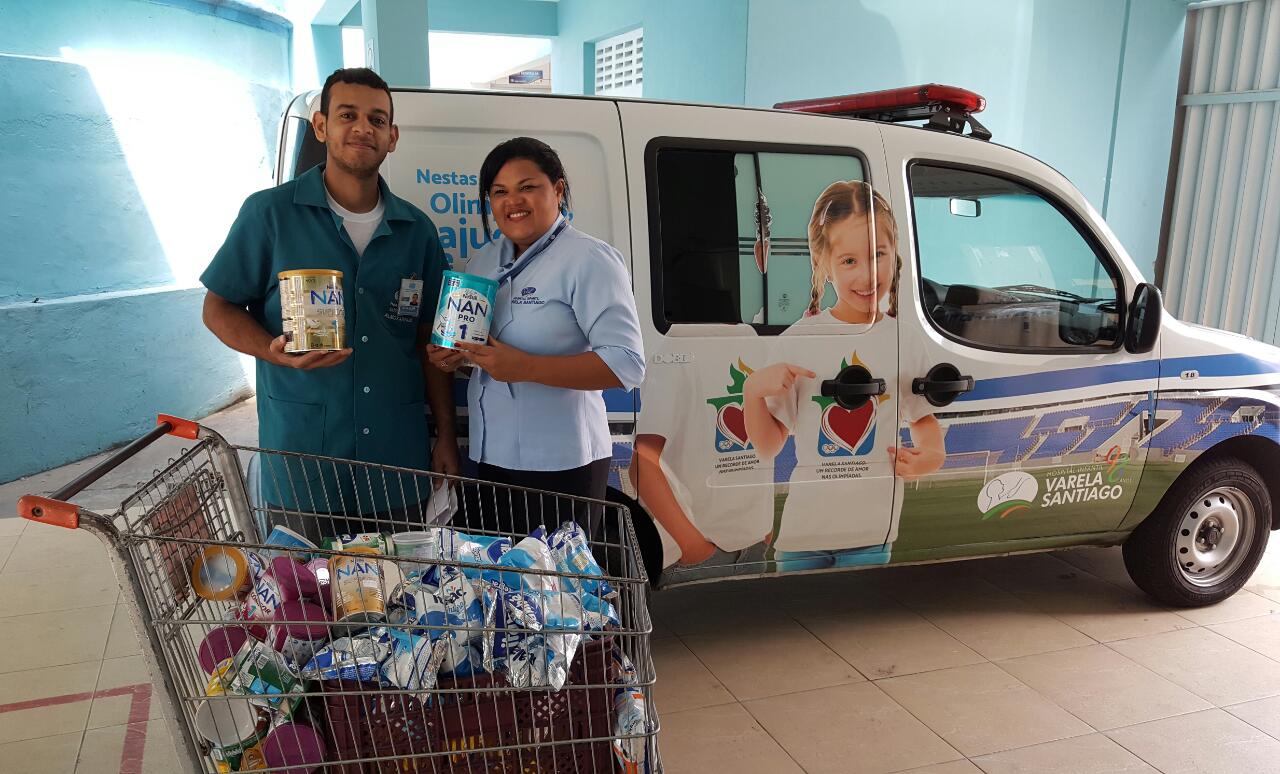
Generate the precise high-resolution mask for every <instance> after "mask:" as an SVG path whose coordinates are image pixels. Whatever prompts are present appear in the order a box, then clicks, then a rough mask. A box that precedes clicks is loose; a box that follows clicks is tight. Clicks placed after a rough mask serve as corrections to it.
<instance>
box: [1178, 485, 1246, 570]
mask: <svg viewBox="0 0 1280 774" xmlns="http://www.w3.org/2000/svg"><path fill="white" fill-rule="evenodd" d="M1253 518H1254V515H1253V505H1252V504H1251V503H1250V502H1249V498H1248V497H1247V496H1246V495H1245V494H1244V492H1241V491H1240V490H1239V489H1236V488H1235V487H1231V486H1220V487H1215V488H1213V489H1211V490H1209V491H1208V492H1206V493H1204V494H1203V495H1201V496H1200V498H1199V499H1198V500H1196V502H1195V503H1194V504H1192V506H1191V507H1190V508H1188V509H1187V512H1186V513H1184V514H1183V516H1182V523H1181V524H1180V525H1179V526H1178V536H1177V541H1176V542H1175V545H1174V551H1175V552H1176V553H1175V558H1176V559H1177V561H1178V568H1179V569H1180V570H1181V571H1182V577H1184V578H1186V580H1187V582H1188V583H1190V584H1192V585H1193V586H1212V585H1214V584H1217V583H1220V582H1221V581H1222V579H1223V578H1226V577H1228V576H1230V575H1231V574H1232V573H1233V572H1235V570H1236V568H1237V567H1239V566H1240V563H1241V562H1242V561H1243V560H1244V555H1245V544H1246V543H1247V542H1248V541H1247V539H1246V537H1245V536H1246V535H1248V534H1249V525H1251V524H1253Z"/></svg>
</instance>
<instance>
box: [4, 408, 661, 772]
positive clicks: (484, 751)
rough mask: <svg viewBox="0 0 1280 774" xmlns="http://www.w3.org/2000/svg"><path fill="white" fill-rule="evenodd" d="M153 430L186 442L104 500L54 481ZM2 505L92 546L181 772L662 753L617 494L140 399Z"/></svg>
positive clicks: (637, 580)
mask: <svg viewBox="0 0 1280 774" xmlns="http://www.w3.org/2000/svg"><path fill="white" fill-rule="evenodd" d="M166 434H169V435H175V436H178V437H180V438H184V439H187V440H190V441H192V442H194V443H193V445H192V446H191V447H190V448H189V449H187V450H186V451H184V452H183V453H182V454H180V455H179V456H178V457H177V458H176V459H174V460H171V461H169V463H168V465H167V466H166V467H164V468H163V469H162V470H158V471H156V474H155V476H154V478H152V479H151V480H150V481H148V482H147V483H145V484H142V485H140V486H139V488H138V490H137V491H136V492H134V493H133V494H131V495H129V496H128V497H127V498H126V499H125V500H124V502H123V503H121V505H120V508H119V510H118V511H117V512H115V513H114V514H111V515H101V514H98V513H95V512H92V511H89V510H86V509H83V508H79V507H77V506H75V505H72V504H70V503H69V502H67V501H68V500H69V499H71V498H73V497H75V495H76V494H78V493H79V492H80V491H82V490H83V489H85V488H86V487H88V486H89V485H90V484H92V483H93V482H94V481H96V480H98V479H99V478H101V477H102V476H103V475H105V474H106V473H107V472H109V471H110V470H112V469H114V468H115V467H117V466H119V465H120V464H121V463H122V462H124V461H125V460H127V459H129V458H130V457H132V456H134V455H135V454H137V453H138V452H140V451H141V450H142V449H144V448H146V447H147V446H148V445H149V444H151V443H153V442H154V441H156V440H157V439H158V438H160V437H161V436H163V435H166ZM246 460H248V461H249V469H250V475H249V476H248V477H246V476H245V475H244V472H243V470H244V468H243V467H242V462H244V461H246ZM19 510H20V513H21V514H22V516H24V517H25V518H27V519H30V520H32V521H37V522H44V523H48V524H54V525H57V526H61V527H66V528H72V529H75V528H80V529H85V530H88V531H90V532H93V533H94V534H96V535H97V536H98V537H99V538H101V539H102V541H103V542H104V543H105V544H106V545H107V548H108V549H109V552H110V554H111V557H112V561H113V564H114V567H115V572H116V576H117V578H118V579H119V581H120V583H121V586H122V587H123V588H124V589H125V591H126V592H127V593H126V594H125V596H126V597H127V598H128V601H129V607H130V608H131V612H132V615H133V620H134V625H135V629H136V630H137V631H138V632H139V633H140V634H142V635H143V641H144V644H145V646H144V648H143V652H144V655H145V657H146V658H147V661H148V665H149V667H150V669H151V673H152V677H153V679H154V680H155V681H156V682H157V683H158V684H160V685H161V686H162V687H163V690H162V691H161V692H160V694H159V696H158V697H157V698H158V700H159V702H160V706H161V709H162V711H163V715H164V716H165V717H166V718H171V719H173V722H174V725H175V727H176V728H179V729H181V740H183V741H185V747H186V751H187V752H189V755H185V756H184V755H183V754H182V753H183V750H182V749H181V747H182V746H183V745H182V742H178V744H179V748H180V749H179V750H178V752H179V759H180V760H183V759H184V758H185V761H184V763H183V766H184V770H185V771H188V772H220V771H246V770H267V771H288V772H293V773H295V774H300V773H301V772H308V771H326V772H342V774H357V773H358V774H372V773H373V772H441V773H443V772H610V771H623V772H650V771H653V772H656V771H660V770H661V763H660V758H659V755H658V750H657V744H656V734H657V731H658V720H657V714H656V711H655V709H654V706H653V701H652V697H651V690H652V686H653V682H654V668H653V659H652V655H651V653H650V650H649V632H650V631H651V628H652V627H651V623H650V619H649V612H648V605H647V593H648V580H647V578H646V576H645V569H644V564H643V562H642V560H641V557H640V553H639V550H638V547H637V542H636V537H635V533H634V531H633V529H632V526H631V521H630V515H629V513H628V512H627V510H626V509H625V508H624V507H621V506H619V505H616V504H612V503H608V502H603V501H596V500H588V499H583V498H572V497H565V496H560V495H555V494H551V493H546V492H539V491H533V490H528V489H520V488H515V487H505V486H499V485H495V484H489V483H485V482H479V481H473V480H468V479H462V478H456V477H443V476H439V475H435V474H430V473H426V472H422V471H414V470H408V469H403V468H394V467H388V466H381V465H370V464H363V463H357V462H351V461H346V460H338V459H332V458H325V457H316V456H309V455H300V454H291V453H285V452H278V451H272V450H262V449H255V448H249V447H236V446H232V445H230V444H228V443H227V442H226V441H225V440H224V439H223V438H222V437H221V436H220V435H219V434H217V433H216V432H214V431H212V430H210V429H208V428H205V427H202V426H200V425H198V424H196V423H195V422H191V421H188V420H184V419H178V418H176V417H170V416H166V415H161V416H160V418H159V420H158V422H157V427H156V428H155V429H154V430H152V431H151V432H149V433H147V434H146V435H145V436H143V437H141V438H139V439H138V440H136V441H134V442H133V443H131V444H129V445H128V446H126V447H124V448H123V449H121V450H120V451H118V452H117V453H115V454H114V455H112V456H111V457H110V458H108V459H107V460H105V461H104V462H102V463H101V464H99V465H98V466H96V467H95V468H93V469H92V470H90V471H89V472H87V473H86V474H84V475H83V476H81V477H80V478H78V479H77V480H76V481H74V482H72V483H70V484H68V485H67V486H66V487H64V488H63V489H61V490H59V491H58V492H56V493H54V494H53V495H52V496H51V497H47V498H46V497H38V496H33V495H28V496H26V497H23V498H22V500H21V501H20V503H19ZM442 524H445V525H446V526H441V525H442ZM175 738H177V737H175Z"/></svg>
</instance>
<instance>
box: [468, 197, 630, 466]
mask: <svg viewBox="0 0 1280 774" xmlns="http://www.w3.org/2000/svg"><path fill="white" fill-rule="evenodd" d="M563 222H564V217H563V216H561V217H560V218H558V219H557V220H556V222H555V224H554V225H553V226H552V227H551V228H550V229H549V230H548V231H547V233H546V234H543V235H542V237H541V238H540V239H538V241H537V242H534V243H533V244H532V245H530V246H529V249H528V250H526V251H525V252H524V253H523V254H522V255H521V256H520V258H519V259H515V258H514V255H515V246H514V245H513V244H512V243H511V242H510V241H509V240H507V239H506V238H503V237H499V238H498V239H496V240H494V241H493V242H490V243H489V244H488V245H486V246H485V247H484V248H482V249H481V250H480V251H479V252H477V253H476V254H475V255H474V256H473V257H472V259H471V261H470V263H468V265H467V272H468V273H470V274H476V275H480V276H484V277H489V278H491V279H496V280H498V297H497V302H496V303H495V304H494V306H493V322H492V325H491V327H490V329H489V331H490V335H491V336H493V337H495V338H497V339H499V340H501V341H502V342H503V343H505V344H509V345H511V346H513V347H516V348H518V349H522V350H524V351H525V352H529V353H530V354H534V355H577V354H579V353H582V352H594V353H596V354H597V355H599V356H600V359H601V360H603V361H604V362H605V364H606V365H608V366H609V368H610V369H611V370H612V371H613V373H614V375H615V376H617V377H618V380H619V381H620V382H622V386H623V388H625V389H628V390H630V389H634V388H636V387H638V386H640V382H641V381H643V380H644V346H643V344H642V343H641V339H640V320H639V317H638V316H637V315H636V305H635V299H634V298H633V296H632V293H631V277H630V275H629V273H628V271H627V265H626V261H625V260H624V259H623V257H622V254H621V253H619V252H618V251H617V250H615V249H614V248H613V247H612V246H611V245H609V244H608V243H606V242H602V241H601V240H599V239H596V238H595V237H592V236H589V235H587V234H584V233H582V232H581V231H578V230H577V229H575V228H574V227H573V226H570V225H568V224H565V227H564V228H563V229H562V230H560V231H559V232H558V233H557V229H558V228H559V227H560V225H561V223H563ZM553 236H554V239H551V237H553ZM548 242H549V244H547V243H548ZM544 244H545V248H544V247H543V245H544ZM467 407H468V411H469V432H470V436H471V437H470V446H471V459H473V460H475V461H477V462H485V463H488V464H490V465H497V466H498V467H503V468H509V469H512V470H569V469H571V468H578V467H582V466H583V465H587V464H589V463H591V462H594V461H595V460H599V459H603V458H606V457H611V456H612V454H613V446H612V443H611V441H610V438H609V420H608V415H607V413H606V412H605V406H604V396H603V393H602V392H601V391H600V390H570V389H565V388H562V387H548V386H546V385H543V384H535V383H532V382H518V383H515V384H509V383H507V382H500V381H497V380H496V379H494V378H492V377H491V376H489V375H488V374H486V373H484V372H483V371H480V370H479V369H476V370H474V371H473V372H472V376H471V383H470V384H469V385H468V388H467Z"/></svg>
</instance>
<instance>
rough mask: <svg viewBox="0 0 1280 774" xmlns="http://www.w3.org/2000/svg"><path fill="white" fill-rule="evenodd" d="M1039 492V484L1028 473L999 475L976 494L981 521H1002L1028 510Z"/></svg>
mask: <svg viewBox="0 0 1280 774" xmlns="http://www.w3.org/2000/svg"><path fill="white" fill-rule="evenodd" d="M1039 491H1040V483H1039V482H1038V481H1036V479H1035V476H1033V475H1031V474H1030V473H1024V472H1022V471H1021V470H1011V471H1009V472H1007V473H1001V474H1000V475H998V476H996V477H995V478H993V479H991V480H990V481H988V482H987V483H986V484H985V485H984V486H983V487H982V489H981V491H979V492H978V510H979V511H981V512H982V520H983V521H986V520H987V519H990V518H1000V519H1003V518H1006V517H1008V516H1012V515H1013V514H1015V513H1018V512H1019V511H1025V510H1027V509H1029V508H1030V507H1031V504H1032V503H1034V502H1035V500H1036V494H1038V493H1039Z"/></svg>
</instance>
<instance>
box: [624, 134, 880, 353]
mask: <svg viewBox="0 0 1280 774" xmlns="http://www.w3.org/2000/svg"><path fill="white" fill-rule="evenodd" d="M864 174H865V173H864V166H863V163H862V160H861V159H860V158H859V157H857V156H854V155H841V154H813V153H778V152H771V151H770V152H766V151H763V150H754V149H750V148H747V149H742V148H735V149H718V148H717V149H687V148H663V149H660V150H658V151H657V153H656V158H655V163H653V164H652V165H651V166H650V179H649V187H650V202H651V204H656V206H653V207H651V209H652V210H653V211H652V212H651V224H652V226H653V230H652V236H651V238H652V245H653V247H652V250H653V255H654V261H653V264H654V266H655V267H657V268H658V269H659V273H660V275H661V279H660V282H659V283H656V284H655V293H654V295H655V299H654V300H655V304H654V309H655V317H656V318H657V319H656V320H655V323H656V324H657V326H658V328H659V330H664V331H665V330H666V328H667V326H668V325H670V324H672V323H746V324H749V325H753V326H755V328H756V330H757V331H758V332H760V333H765V334H771V333H779V332H781V331H782V330H783V329H784V328H786V326H788V325H790V324H792V323H794V322H795V321H796V320H798V319H800V317H801V316H802V315H803V314H804V311H805V309H806V308H807V306H808V303H809V296H810V292H811V290H810V289H811V288H812V261H811V259H810V257H809V241H808V226H809V219H810V216H811V215H812V212H813V203H814V201H815V200H816V199H817V198H818V195H819V194H820V193H822V191H823V189H825V188H826V187H827V186H828V185H830V184H831V183H833V182H835V181H837V180H863V179H864ZM762 236H763V237H764V238H763V239H762V238H761V237H762ZM827 292H828V295H831V296H834V293H833V292H832V291H831V290H830V288H828V291H827ZM831 303H834V299H833V298H828V299H826V300H825V304H824V305H830V304H831Z"/></svg>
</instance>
